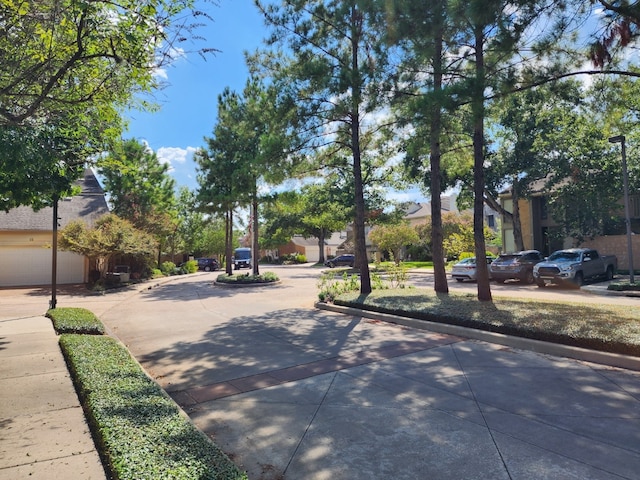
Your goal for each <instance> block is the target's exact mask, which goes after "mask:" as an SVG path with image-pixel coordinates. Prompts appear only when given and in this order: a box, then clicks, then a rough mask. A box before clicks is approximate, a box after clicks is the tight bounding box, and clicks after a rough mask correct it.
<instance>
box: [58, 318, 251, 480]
mask: <svg viewBox="0 0 640 480" xmlns="http://www.w3.org/2000/svg"><path fill="white" fill-rule="evenodd" d="M56 310H58V309H56ZM60 310H62V309H60ZM65 310H67V309H65ZM68 310H71V311H70V312H67V313H69V314H71V315H75V316H85V317H86V318H89V317H90V315H87V314H86V313H84V312H73V310H83V309H68ZM85 312H86V311H85ZM48 315H49V316H50V317H59V316H64V313H62V314H60V313H59V312H57V311H54V310H50V311H49V312H48ZM58 323H60V322H59V321H58ZM77 328H78V325H77V322H76V324H74V325H73V328H72V330H77ZM56 331H58V333H62V335H61V336H60V346H61V348H62V352H63V354H64V357H65V359H66V361H67V365H68V367H69V372H70V373H71V376H72V378H73V381H74V384H75V386H76V390H77V391H78V396H79V397H80V400H81V402H82V404H83V407H84V409H85V413H86V416H87V420H88V423H89V425H90V427H91V430H92V433H93V435H94V439H95V441H96V445H97V447H98V451H99V453H100V455H101V457H102V459H103V462H104V464H105V467H106V468H107V470H108V471H109V473H110V475H111V476H112V477H113V478H117V479H119V480H125V479H126V480H142V479H149V480H159V479H175V480H180V479H182V480H192V479H199V480H205V479H207V480H214V479H215V480H246V479H247V476H246V474H245V473H244V472H241V471H240V469H239V468H238V467H237V466H236V465H235V464H234V463H233V462H231V460H229V458H228V457H227V456H226V455H225V454H224V453H223V452H222V451H221V450H220V449H219V448H218V447H217V446H216V445H215V444H214V443H213V442H212V441H211V440H210V439H209V438H208V437H207V436H206V435H205V434H204V433H202V432H201V431H200V430H198V429H197V428H196V427H195V426H194V425H193V423H191V421H190V420H189V418H188V417H187V416H186V415H185V414H184V413H183V412H182V411H181V410H180V408H179V407H178V406H177V405H176V404H175V403H174V402H173V400H172V399H171V398H170V397H169V396H168V395H167V394H166V393H165V392H164V390H162V388H160V386H159V385H158V384H157V383H156V382H154V381H153V380H152V379H151V378H149V377H148V376H147V375H146V373H145V372H144V370H142V368H141V367H140V365H139V364H138V363H137V362H136V361H135V360H134V359H133V358H132V357H131V355H130V354H129V352H128V350H127V349H126V348H125V347H124V346H122V345H121V344H120V343H119V342H118V341H117V340H115V339H113V338H111V337H108V336H104V335H82V334H76V333H64V332H65V329H62V330H58V329H56Z"/></svg>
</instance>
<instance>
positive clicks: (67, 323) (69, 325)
mask: <svg viewBox="0 0 640 480" xmlns="http://www.w3.org/2000/svg"><path fill="white" fill-rule="evenodd" d="M47 317H49V318H50V319H51V321H52V323H53V328H54V329H55V331H56V333H57V334H58V335H61V334H63V333H84V334H87V335H103V334H104V325H102V322H101V321H100V320H99V319H98V317H96V316H95V314H94V313H93V312H91V311H89V310H87V309H86V308H72V307H66V308H54V309H50V310H49V311H48V312H47Z"/></svg>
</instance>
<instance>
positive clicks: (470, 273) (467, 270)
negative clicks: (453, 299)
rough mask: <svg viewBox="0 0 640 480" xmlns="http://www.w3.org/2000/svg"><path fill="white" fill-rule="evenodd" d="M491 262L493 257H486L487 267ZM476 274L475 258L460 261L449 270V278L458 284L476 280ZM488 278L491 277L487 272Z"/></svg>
mask: <svg viewBox="0 0 640 480" xmlns="http://www.w3.org/2000/svg"><path fill="white" fill-rule="evenodd" d="M493 260H494V257H489V256H487V265H490V264H491V263H492V262H493ZM477 274H478V272H477V267H476V257H469V258H465V259H464V260H460V261H459V262H458V263H456V264H455V265H454V266H453V269H452V270H451V276H452V277H453V278H455V279H456V281H458V282H464V281H465V280H477V278H478V277H477ZM489 277H491V272H489Z"/></svg>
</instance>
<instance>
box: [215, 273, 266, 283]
mask: <svg viewBox="0 0 640 480" xmlns="http://www.w3.org/2000/svg"><path fill="white" fill-rule="evenodd" d="M278 280H279V278H278V275H276V274H275V273H273V272H265V273H262V274H260V275H250V274H248V273H245V274H238V275H227V274H226V273H221V274H220V275H218V278H216V282H217V283H226V284H230V285H237V284H252V283H258V284H259V283H274V282H277V281H278Z"/></svg>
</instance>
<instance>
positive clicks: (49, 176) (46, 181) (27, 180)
mask: <svg viewBox="0 0 640 480" xmlns="http://www.w3.org/2000/svg"><path fill="white" fill-rule="evenodd" d="M59 133H60V132H59V131H58V130H57V129H55V128H54V127H49V126H45V127H41V128H27V127H15V126H5V127H0V209H2V210H4V211H9V210H10V209H12V208H14V207H17V206H20V205H30V206H32V207H33V208H34V209H35V210H38V209H40V208H42V207H45V206H51V205H52V204H53V202H54V201H55V199H56V198H59V197H60V196H62V195H64V193H65V192H67V193H69V194H70V193H71V190H72V188H71V185H72V183H73V181H74V180H76V179H77V178H79V176H80V174H81V173H82V171H83V170H84V159H83V158H81V157H79V155H81V152H80V151H78V150H77V148H76V147H77V146H76V145H69V143H68V141H67V140H68V139H65V138H61V137H60V136H59Z"/></svg>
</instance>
